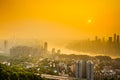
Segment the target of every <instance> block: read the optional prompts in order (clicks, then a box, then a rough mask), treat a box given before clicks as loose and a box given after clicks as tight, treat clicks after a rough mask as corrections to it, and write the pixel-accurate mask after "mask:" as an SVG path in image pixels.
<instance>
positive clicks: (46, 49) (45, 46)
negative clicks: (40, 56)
mask: <svg viewBox="0 0 120 80" xmlns="http://www.w3.org/2000/svg"><path fill="white" fill-rule="evenodd" d="M43 48H44V54H47V51H48V44H47V42H45V43H44V47H43Z"/></svg>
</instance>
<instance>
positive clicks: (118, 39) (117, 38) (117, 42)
mask: <svg viewBox="0 0 120 80" xmlns="http://www.w3.org/2000/svg"><path fill="white" fill-rule="evenodd" d="M117 43H119V35H117Z"/></svg>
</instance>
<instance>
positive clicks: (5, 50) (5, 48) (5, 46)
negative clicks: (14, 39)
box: [4, 40, 8, 53]
mask: <svg viewBox="0 0 120 80" xmlns="http://www.w3.org/2000/svg"><path fill="white" fill-rule="evenodd" d="M4 52H5V53H8V41H7V40H4Z"/></svg>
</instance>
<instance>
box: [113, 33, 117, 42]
mask: <svg viewBox="0 0 120 80" xmlns="http://www.w3.org/2000/svg"><path fill="white" fill-rule="evenodd" d="M116 40H117V38H116V34H114V43H116Z"/></svg>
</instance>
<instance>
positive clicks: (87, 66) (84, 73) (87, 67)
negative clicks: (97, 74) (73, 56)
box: [75, 61, 94, 80]
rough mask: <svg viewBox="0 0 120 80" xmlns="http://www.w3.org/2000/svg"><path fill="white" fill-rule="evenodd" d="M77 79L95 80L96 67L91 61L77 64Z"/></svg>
mask: <svg viewBox="0 0 120 80" xmlns="http://www.w3.org/2000/svg"><path fill="white" fill-rule="evenodd" d="M75 65H76V67H75V77H76V79H78V80H79V79H80V80H93V77H94V65H93V63H92V62H90V61H78V62H76V63H75Z"/></svg>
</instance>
